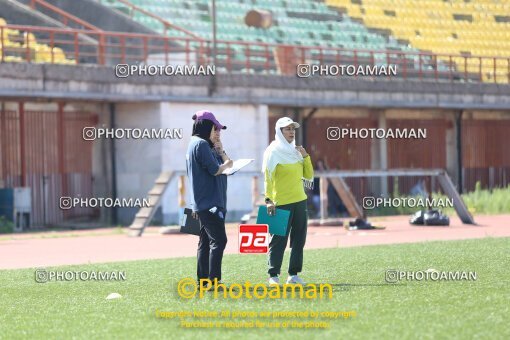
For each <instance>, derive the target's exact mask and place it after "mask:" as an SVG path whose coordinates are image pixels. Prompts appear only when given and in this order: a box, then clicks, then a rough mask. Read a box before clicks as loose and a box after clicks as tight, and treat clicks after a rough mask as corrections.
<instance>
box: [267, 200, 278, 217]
mask: <svg viewBox="0 0 510 340" xmlns="http://www.w3.org/2000/svg"><path fill="white" fill-rule="evenodd" d="M266 208H267V214H268V215H269V216H274V215H275V214H276V207H275V205H274V203H273V202H268V203H266Z"/></svg>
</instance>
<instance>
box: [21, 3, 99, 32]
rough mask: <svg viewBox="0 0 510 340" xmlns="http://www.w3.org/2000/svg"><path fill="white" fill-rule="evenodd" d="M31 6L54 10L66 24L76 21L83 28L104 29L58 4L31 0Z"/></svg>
mask: <svg viewBox="0 0 510 340" xmlns="http://www.w3.org/2000/svg"><path fill="white" fill-rule="evenodd" d="M30 7H32V9H34V10H38V7H41V8H44V9H46V10H49V11H51V12H53V13H54V14H55V15H56V17H57V18H58V19H59V20H60V22H61V23H63V24H64V25H66V26H69V25H70V23H74V24H77V25H79V27H78V28H83V29H87V30H91V31H102V30H101V29H100V28H98V27H96V26H94V25H92V24H90V23H88V22H86V21H83V20H81V19H80V18H78V17H75V16H74V15H72V14H70V13H68V12H66V11H64V10H62V9H60V8H58V7H56V6H53V5H52V4H50V3H47V2H46V1H43V0H31V1H30Z"/></svg>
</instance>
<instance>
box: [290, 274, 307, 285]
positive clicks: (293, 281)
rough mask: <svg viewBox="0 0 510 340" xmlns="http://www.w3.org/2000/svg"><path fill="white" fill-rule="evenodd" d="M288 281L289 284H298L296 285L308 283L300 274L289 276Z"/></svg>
mask: <svg viewBox="0 0 510 340" xmlns="http://www.w3.org/2000/svg"><path fill="white" fill-rule="evenodd" d="M287 283H288V284H296V285H303V286H304V285H306V283H305V281H303V279H301V278H300V277H299V276H297V275H291V276H289V277H288V278H287Z"/></svg>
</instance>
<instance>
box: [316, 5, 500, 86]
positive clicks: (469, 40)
mask: <svg viewBox="0 0 510 340" xmlns="http://www.w3.org/2000/svg"><path fill="white" fill-rule="evenodd" d="M325 2H326V4H328V5H330V6H338V7H342V8H344V9H345V10H346V12H347V14H348V15H349V16H351V17H353V18H358V19H362V20H363V21H364V22H365V24H366V25H367V26H369V27H373V28H382V29H389V30H390V31H391V32H392V34H393V36H395V37H396V38H398V39H407V40H409V41H410V42H411V44H412V45H413V47H416V48H419V49H422V50H427V51H432V52H433V53H438V54H453V55H460V54H461V52H462V53H465V52H467V53H469V54H471V55H473V56H485V57H503V58H507V59H508V58H510V23H500V22H496V20H495V16H508V15H509V13H510V2H508V1H501V2H499V1H492V0H479V1H476V2H475V1H471V2H465V1H461V0H458V1H447V2H445V1H443V0H420V1H407V0H371V1H366V0H364V1H363V5H361V6H360V5H358V4H355V3H352V2H351V0H326V1H325ZM361 8H363V9H364V13H362V11H361ZM385 10H393V11H395V13H396V16H395V17H392V16H387V15H385V14H384V11H385ZM459 14H460V15H471V18H472V21H468V20H456V19H455V17H454V15H459ZM416 32H419V35H417V34H416ZM453 34H456V36H457V37H456V38H453V37H452V35H453ZM440 58H441V59H443V60H444V61H445V62H449V58H448V57H440ZM452 60H454V62H456V63H458V62H462V63H464V58H460V59H458V58H455V59H452ZM505 65H506V64H504V63H503V62H499V61H498V63H497V71H496V77H498V74H500V73H501V74H506V73H507V72H508V70H503V69H504V68H505ZM457 66H458V67H457V69H460V68H462V70H464V69H465V68H466V67H467V71H468V72H474V73H479V71H480V65H479V63H477V62H476V60H474V59H469V63H467V65H466V67H465V66H464V64H463V65H457ZM506 66H508V65H506ZM459 67H460V68H459ZM481 67H482V78H483V79H484V80H489V81H492V80H493V78H494V65H493V63H490V59H485V60H484V61H483V62H482V65H481ZM508 81H509V80H508V79H506V82H508Z"/></svg>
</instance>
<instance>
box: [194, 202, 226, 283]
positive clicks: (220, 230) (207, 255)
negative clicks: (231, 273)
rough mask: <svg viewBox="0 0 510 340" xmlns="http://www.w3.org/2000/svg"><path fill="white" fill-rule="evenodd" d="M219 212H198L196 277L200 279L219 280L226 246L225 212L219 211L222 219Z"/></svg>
mask: <svg viewBox="0 0 510 340" xmlns="http://www.w3.org/2000/svg"><path fill="white" fill-rule="evenodd" d="M219 213H220V210H219V209H218V211H216V212H215V213H211V212H210V211H209V210H203V211H199V212H198V219H199V220H200V240H199V241H198V252H197V276H198V280H200V279H209V280H211V281H214V279H215V278H217V279H218V281H219V280H221V261H222V259H223V251H224V250H225V246H226V245H227V233H226V232H225V211H224V210H221V213H222V214H223V218H221V217H220V215H219Z"/></svg>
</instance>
